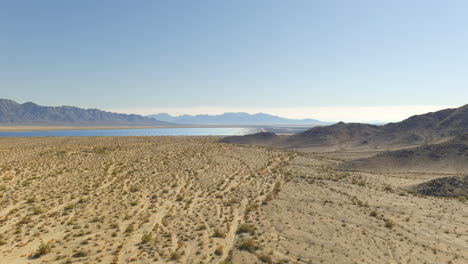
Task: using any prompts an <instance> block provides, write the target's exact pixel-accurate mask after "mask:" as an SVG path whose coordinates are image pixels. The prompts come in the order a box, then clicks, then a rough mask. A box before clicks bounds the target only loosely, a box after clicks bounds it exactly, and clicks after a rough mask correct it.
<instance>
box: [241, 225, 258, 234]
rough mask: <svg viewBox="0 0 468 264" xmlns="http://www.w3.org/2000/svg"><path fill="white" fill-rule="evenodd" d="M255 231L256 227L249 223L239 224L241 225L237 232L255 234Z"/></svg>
mask: <svg viewBox="0 0 468 264" xmlns="http://www.w3.org/2000/svg"><path fill="white" fill-rule="evenodd" d="M254 232H255V229H254V228H253V227H251V226H249V225H248V224H241V225H239V227H238V228H237V231H236V233H237V234H242V233H250V234H253V233H254Z"/></svg>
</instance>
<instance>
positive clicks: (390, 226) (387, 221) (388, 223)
mask: <svg viewBox="0 0 468 264" xmlns="http://www.w3.org/2000/svg"><path fill="white" fill-rule="evenodd" d="M394 226H395V222H393V221H392V220H390V219H386V220H385V227H386V228H388V229H392V228H393V227H394Z"/></svg>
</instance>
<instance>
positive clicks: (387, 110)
mask: <svg viewBox="0 0 468 264" xmlns="http://www.w3.org/2000/svg"><path fill="white" fill-rule="evenodd" d="M456 107H458V106H453V105H393V106H316V107H218V106H215V107H209V106H208V107H155V108H118V109H107V110H106V111H112V112H116V113H123V114H138V115H143V116H148V115H154V114H160V113H167V114H169V115H171V116H175V117H177V116H181V115H221V114H224V113H248V114H258V113H264V114H270V115H275V116H279V117H283V118H289V119H316V120H320V121H324V122H327V121H328V122H339V121H344V122H369V121H374V122H375V121H378V122H397V121H401V120H404V119H406V118H408V117H411V116H413V115H420V114H425V113H428V112H434V111H439V110H442V109H447V108H456Z"/></svg>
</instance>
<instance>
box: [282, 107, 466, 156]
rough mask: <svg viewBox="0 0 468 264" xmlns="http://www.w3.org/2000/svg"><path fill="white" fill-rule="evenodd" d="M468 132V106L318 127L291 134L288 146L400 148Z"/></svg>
mask: <svg viewBox="0 0 468 264" xmlns="http://www.w3.org/2000/svg"><path fill="white" fill-rule="evenodd" d="M467 131H468V105H465V106H462V107H460V108H454V109H444V110H441V111H437V112H431V113H427V114H423V115H415V116H412V117H410V118H408V119H405V120H403V121H401V122H397V123H389V124H386V125H383V126H376V125H369V124H360V123H343V122H340V123H337V124H334V125H331V126H324V127H314V128H311V129H309V130H307V131H304V132H302V133H298V134H295V135H293V136H291V137H289V138H288V139H287V140H285V142H284V143H283V145H284V146H285V147H303V148H305V147H329V146H332V145H335V146H340V149H356V148H360V149H372V150H385V149H398V148H402V147H415V146H420V145H424V144H433V143H439V142H443V141H445V140H448V139H451V138H453V137H456V136H459V135H462V134H464V133H466V132H467Z"/></svg>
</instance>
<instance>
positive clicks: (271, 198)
mask: <svg viewBox="0 0 468 264" xmlns="http://www.w3.org/2000/svg"><path fill="white" fill-rule="evenodd" d="M271 200H273V195H271V193H269V194H267V195H266V196H265V199H264V200H263V201H262V204H263V205H266V204H268V202H270V201H271Z"/></svg>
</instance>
